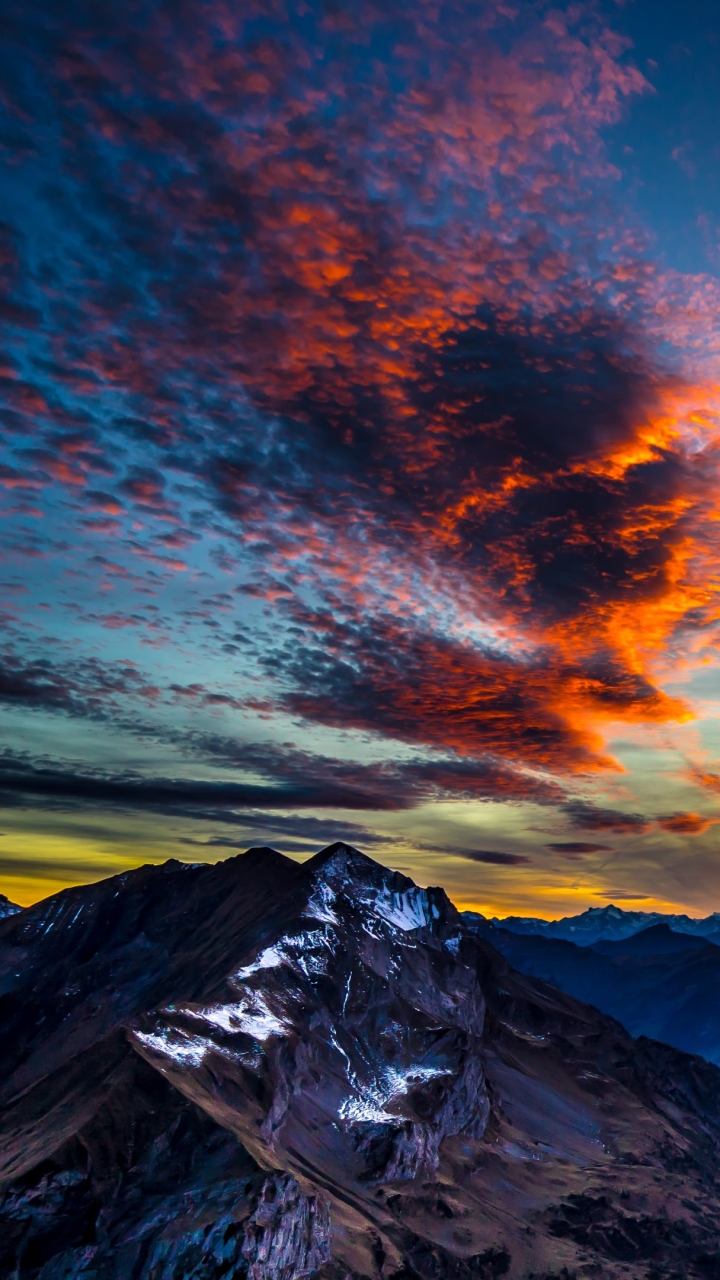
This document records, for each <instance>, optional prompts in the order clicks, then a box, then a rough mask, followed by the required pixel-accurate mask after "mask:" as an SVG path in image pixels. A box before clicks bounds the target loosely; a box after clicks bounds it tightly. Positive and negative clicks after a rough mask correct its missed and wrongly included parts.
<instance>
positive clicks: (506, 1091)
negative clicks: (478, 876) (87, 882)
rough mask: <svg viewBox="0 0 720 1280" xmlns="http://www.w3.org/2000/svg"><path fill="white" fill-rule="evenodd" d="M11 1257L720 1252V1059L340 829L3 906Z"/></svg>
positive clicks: (663, 1272)
mask: <svg viewBox="0 0 720 1280" xmlns="http://www.w3.org/2000/svg"><path fill="white" fill-rule="evenodd" d="M0 992H1V993H2V994H1V995H0V1026H1V1027H2V1033H3V1034H2V1036H1V1037H0V1042H1V1044H2V1054H3V1061H2V1071H1V1072H0V1079H1V1080H2V1085H1V1086H0V1103H1V1104H2V1121H1V1129H0V1134H1V1137H0V1156H1V1158H2V1166H1V1167H2V1192H1V1193H0V1194H1V1195H2V1199H1V1200H0V1218H1V1219H2V1230H1V1231H0V1275H2V1276H8V1277H11V1276H12V1277H20V1278H22V1280H76V1278H77V1280H80V1278H81V1277H82V1280H220V1278H221V1277H241V1278H242V1280H301V1277H306V1276H307V1277H309V1276H317V1277H318V1278H319V1280H357V1278H359V1277H363V1278H368V1280H369V1278H373V1280H375V1278H377V1280H380V1278H383V1280H426V1278H427V1280H431V1278H432V1280H483V1278H485V1277H487V1278H490V1277H495V1276H508V1277H510V1280H520V1278H521V1277H522V1278H524V1280H529V1278H530V1277H531V1276H532V1277H534V1280H541V1278H544V1280H551V1278H553V1280H560V1278H562V1280H568V1278H569V1277H572V1276H576V1277H578V1278H579V1277H581V1276H587V1277H590V1276H608V1277H620V1276H642V1277H655V1278H656V1280H660V1278H661V1277H667V1278H668V1280H669V1278H670V1277H680V1276H682V1277H698V1278H699V1277H702V1276H705V1277H708V1276H719V1277H720V1239H719V1237H718V1229H717V1227H716V1221H717V1210H718V1204H719V1197H720V1181H719V1179H718V1175H719V1174H720V1072H718V1071H717V1070H716V1069H715V1068H714V1067H712V1066H710V1065H708V1064H707V1063H704V1062H702V1061H701V1060H699V1059H695V1058H691V1057H688V1056H686V1055H684V1054H681V1053H677V1052H675V1051H674V1050H672V1049H668V1048H665V1047H664V1046H659V1045H655V1044H652V1043H651V1042H648V1041H642V1040H641V1041H633V1040H632V1039H631V1038H630V1037H629V1036H628V1035H627V1034H626V1033H625V1032H624V1031H623V1030H622V1029H621V1028H620V1027H619V1026H618V1025H617V1024H616V1023H614V1022H612V1021H611V1020H610V1019H608V1018H606V1017H603V1016H602V1015H601V1014H599V1013H597V1012H596V1011H595V1010H593V1009H589V1008H587V1007H585V1006H582V1005H580V1004H578V1003H577V1002H576V1001H574V1000H573V999H571V998H570V997H567V996H563V995H560V993H559V992H557V991H554V990H552V989H551V988H549V987H546V986H545V985H544V984H542V983H537V982H534V981H533V980H531V979H529V978H527V977H523V976H521V975H520V974H518V973H515V972H514V971H513V970H512V969H511V968H510V967H509V966H508V965H507V963H506V962H505V961H504V960H503V959H502V957H501V956H500V955H499V954H498V953H497V951H496V950H494V949H493V948H492V947H491V946H490V945H489V944H488V943H487V942H485V941H484V940H483V939H482V938H478V937H477V936H474V935H473V933H472V932H470V931H469V930H468V929H467V928H466V927H465V925H464V924H463V921H462V919H461V918H460V917H459V916H458V914H457V913H456V912H455V910H454V908H453V907H452V905H451V904H450V903H449V902H448V900H447V898H446V897H445V895H444V893H443V892H442V891H441V890H438V889H428V890H422V889H419V888H418V887H417V886H415V885H414V884H413V883H412V882H411V881H409V880H407V879H406V878H405V877H403V876H400V875H398V874H396V873H392V872H390V871H387V870H386V869H385V868H383V867H380V866H379V865H378V864H377V863H374V862H372V861H371V860H370V859H367V858H365V857H363V855H361V854H359V853H357V852H356V851H354V850H352V849H349V848H348V847H347V846H344V845H337V846H332V847H331V848H330V849H328V850H325V851H324V852H323V853H322V854H319V855H318V856H317V857H316V858H313V859H311V860H310V862H308V863H306V864H305V865H304V866H302V867H299V866H297V865H296V864H295V863H293V862H291V861H290V860H288V859H285V858H282V857H281V856H280V855H279V854H276V853H273V851H272V850H251V851H249V852H248V853H247V854H245V855H244V856H242V857H240V858H235V859H231V860H229V861H228V862H225V863H221V864H219V865H218V866H215V867H210V866H198V867H183V866H182V865H181V864H178V863H168V864H166V866H165V867H162V868H142V869H140V870H139V871H137V872H134V873H131V874H128V875H125V876H122V877H117V878H115V879H112V880H108V881H104V882H102V883H101V884H99V885H93V886H87V887H85V888H81V889H74V890H69V891H66V892H64V893H61V894H58V895H57V896H56V897H53V898H50V899H48V900H47V901H46V902H43V903H39V904H37V906H35V907H32V908H30V909H28V910H26V911H24V912H22V913H20V914H19V915H17V916H14V917H11V918H8V919H7V920H5V921H3V922H2V923H0Z"/></svg>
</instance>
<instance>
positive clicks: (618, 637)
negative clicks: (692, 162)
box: [0, 0, 718, 857]
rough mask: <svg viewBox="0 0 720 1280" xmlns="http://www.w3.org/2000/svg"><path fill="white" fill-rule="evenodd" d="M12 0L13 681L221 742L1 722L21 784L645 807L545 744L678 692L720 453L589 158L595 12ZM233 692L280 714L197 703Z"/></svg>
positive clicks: (157, 795)
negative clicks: (85, 734) (90, 744)
mask: <svg viewBox="0 0 720 1280" xmlns="http://www.w3.org/2000/svg"><path fill="white" fill-rule="evenodd" d="M11 15H12V19H11V21H10V23H9V29H8V39H7V41H6V44H5V50H4V52H3V53H2V54H1V55H0V56H2V59H3V63H2V65H3V86H4V94H5V98H6V103H7V112H8V119H9V121H10V124H9V125H8V129H9V133H8V135H7V137H6V139H5V140H4V141H3V140H0V148H2V147H5V146H7V147H8V149H9V156H10V159H11V161H12V170H10V169H8V170H7V171H6V174H7V175H8V176H9V178H11V179H12V188H13V191H14V192H15V191H16V192H17V193H18V200H17V208H18V209H22V210H23V213H22V215H21V216H19V217H18V218H17V219H16V222H17V225H13V226H11V225H9V224H8V225H7V226H5V225H3V227H2V228H0V311H1V312H2V314H3V316H4V318H5V319H6V321H7V324H8V338H7V351H6V352H5V353H4V355H3V364H2V369H1V370H0V394H1V396H2V405H3V418H2V422H3V428H4V435H3V440H2V446H3V453H2V458H0V487H2V488H3V489H4V490H7V493H9V494H11V495H14V496H13V499H12V500H13V501H17V502H18V507H17V509H16V517H15V520H14V525H13V540H12V542H11V544H10V545H9V550H8V555H9V560H8V563H9V564H11V565H12V569H13V572H15V568H16V566H25V565H26V564H28V563H29V562H30V561H31V560H32V561H37V562H38V564H40V565H41V566H42V576H40V571H38V576H37V577H36V578H35V579H34V580H33V581H34V588H35V590H34V599H38V600H41V601H42V602H43V603H45V596H46V595H47V598H48V599H51V600H52V602H53V607H54V608H55V609H56V613H55V615H54V617H55V619H57V618H58V617H60V618H61V619H63V620H65V621H64V622H63V625H54V626H52V627H50V628H49V630H48V632H47V633H41V630H40V627H39V625H38V622H37V616H36V614H35V613H34V612H31V611H30V609H29V608H28V612H27V613H26V614H23V613H19V614H18V617H20V619H21V621H20V623H19V624H18V632H17V634H19V636H20V642H19V645H18V646H17V647H16V648H15V649H14V650H12V651H11V650H10V649H9V648H8V651H7V653H6V654H5V655H4V657H3V660H2V666H1V667H0V699H2V701H3V702H4V703H5V704H6V705H10V706H16V707H20V708H23V709H24V710H26V709H34V710H35V711H36V712H37V713H38V715H42V714H47V715H50V714H56V713H59V712H61V713H64V714H67V715H72V716H74V717H85V718H89V719H93V720H98V721H102V722H103V724H104V725H105V726H107V730H108V739H110V737H111V734H112V732H113V731H117V730H122V732H123V733H127V732H134V733H135V734H136V735H137V736H140V737H142V738H143V742H144V745H145V746H147V745H148V744H149V743H150V742H151V740H152V739H153V735H155V741H156V742H157V743H161V744H164V745H167V744H168V743H171V744H172V745H173V746H175V747H177V748H178V749H179V750H181V751H184V752H186V753H187V756H188V757H190V758H191V764H190V765H188V769H189V771H192V769H193V768H195V767H196V766H197V772H198V773H201V772H202V773H203V775H204V773H205V772H207V767H208V766H210V768H211V769H212V770H214V771H217V772H219V771H222V770H228V769H237V770H239V771H240V776H239V777H234V778H233V780H232V781H229V780H227V778H220V779H215V778H214V779H212V780H208V781H202V780H200V779H199V778H196V777H191V778H190V779H189V780H185V779H183V778H181V777H177V778H175V777H162V776H159V775H160V772H161V770H160V768H159V767H158V769H155V770H154V769H153V768H150V767H149V768H148V773H147V775H146V776H141V775H139V774H138V775H135V774H129V773H126V772H124V771H123V769H122V768H121V767H119V766H118V768H117V769H115V770H113V769H112V768H109V769H108V771H107V773H102V772H101V771H92V770H82V769H78V768H76V767H74V766H72V765H70V764H68V765H61V764H58V763H57V762H52V761H47V762H44V763H43V762H42V761H40V760H35V761H26V762H25V763H24V764H23V763H22V762H21V761H20V760H19V759H17V758H16V759H11V758H10V757H9V756H6V757H5V758H4V760H3V762H2V765H1V767H0V784H1V785H2V786H3V787H4V794H5V796H6V797H7V798H8V802H10V800H11V799H13V798H14V799H17V798H18V797H20V798H22V797H25V798H27V797H34V798H35V800H36V802H38V803H44V804H60V803H64V804H73V805H77V806H81V805H83V804H92V805H98V804H108V805H117V806H126V807H129V808H136V809H147V810H150V809H153V810H155V811H162V812H166V813H173V814H174V813H178V814H182V813H192V814H193V815H194V816H195V817H197V818H199V817H200V816H204V818H205V819H206V820H214V818H212V816H211V815H217V814H225V815H226V816H225V817H224V818H222V819H220V820H223V821H228V822H232V823H234V824H236V825H237V824H240V823H242V821H243V820H244V818H243V815H244V817H245V818H247V814H248V809H247V806H257V807H262V806H267V807H269V808H272V807H283V808H294V807H298V808H301V807H303V808H309V807H312V806H317V807H321V806H328V807H332V808H347V809H349V810H358V811H365V812H369V811H371V810H373V809H376V810H377V811H379V812H382V811H392V810H400V809H409V808H411V807H413V806H416V805H418V804H421V803H426V802H432V801H442V800H447V799H453V800H485V799H495V800H501V801H507V802H511V803H516V802H522V801H528V802H532V803H541V804H545V805H548V804H553V805H564V806H565V807H564V813H565V814H566V816H567V817H568V819H569V820H570V822H571V824H572V825H573V826H575V827H578V828H580V829H587V830H589V831H593V830H597V831H603V830H611V831H616V832H618V833H622V832H625V833H628V834H632V833H636V832H641V831H643V830H645V829H646V828H647V820H646V819H645V818H643V817H642V816H641V815H639V814H622V813H620V812H619V811H616V810H611V809H603V808H602V807H595V806H592V805H589V804H585V803H584V802H580V801H570V802H567V788H568V786H569V785H570V784H569V781H568V779H569V778H571V777H574V778H575V784H576V785H577V775H578V774H580V775H584V774H586V773H594V774H598V773H602V772H603V771H607V770H614V769H616V768H617V765H616V762H615V761H614V760H613V759H612V758H611V756H610V755H609V753H608V750H607V748H606V746H605V740H604V735H603V730H604V726H605V725H607V724H608V723H609V722H617V721H625V722H633V723H652V724H658V723H666V722H669V721H672V720H677V719H683V718H686V717H687V716H688V715H689V714H690V712H689V709H688V708H687V707H686V706H685V705H684V704H683V703H681V702H680V701H678V700H677V699H673V698H671V697H669V696H667V695H666V694H665V693H664V692H663V690H662V689H661V688H660V687H659V684H658V682H657V679H656V677H655V675H654V672H655V670H656V666H657V664H656V662H655V659H656V657H657V655H658V653H660V652H662V651H664V650H665V649H667V648H668V646H670V645H672V646H676V647H677V651H678V652H679V651H680V650H681V644H682V633H683V629H685V630H687V629H688V628H693V629H695V630H698V631H700V630H701V629H702V628H703V627H704V626H706V625H708V624H709V622H710V621H711V620H712V619H713V618H714V617H715V616H716V612H717V601H716V600H715V597H714V594H713V590H714V589H711V587H710V586H709V585H708V584H710V583H712V582H713V581H714V580H715V575H714V571H713V572H710V571H708V570H709V568H712V564H713V562H714V557H715V552H714V551H713V546H714V539H715V530H716V528H717V524H716V522H715V521H714V501H715V499H714V496H713V495H714V494H715V493H716V491H717V479H718V475H717V464H718V453H717V449H716V448H715V447H714V446H713V443H712V441H713V431H714V427H713V425H712V422H711V417H710V414H709V411H708V413H707V416H706V418H702V423H704V424H706V425H701V426H698V425H697V424H698V423H700V418H699V417H698V415H697V413H695V412H694V411H695V410H696V409H697V403H696V401H697V400H698V399H699V400H702V398H703V394H704V392H703V389H702V388H697V387H695V385H694V384H693V383H692V382H691V381H690V380H689V375H688V373H687V370H686V369H685V368H684V366H683V363H682V360H681V358H680V355H681V353H679V352H678V351H677V350H676V349H673V346H672V340H671V338H672V335H673V334H674V333H675V332H676V330H675V327H674V325H673V318H674V317H675V316H676V315H677V314H678V312H679V309H682V308H681V304H682V306H684V307H685V310H684V311H683V315H684V316H685V317H686V320H687V325H689V326H690V339H692V338H693V333H692V330H691V318H692V315H693V314H695V313H696V310H697V308H696V306H695V303H696V302H697V299H696V300H694V301H693V306H690V303H689V302H688V300H687V298H685V299H684V300H683V298H682V297H681V294H682V290H681V288H680V286H679V285H678V287H677V288H675V289H674V290H673V289H670V287H669V286H666V285H663V286H662V287H661V284H660V282H659V280H658V273H657V271H656V269H655V268H653V266H652V263H651V262H650V260H649V258H648V254H647V252H646V246H644V245H643V244H642V243H640V237H639V233H638V232H637V231H636V229H632V228H628V227H627V226H626V225H624V223H623V219H622V218H621V217H620V216H619V215H618V214H617V212H616V211H613V208H612V202H611V199H610V197H609V196H608V191H609V185H610V184H609V178H610V177H611V176H612V173H611V170H610V168H609V165H608V160H607V154H606V149H605V141H604V139H605V135H606V132H607V129H608V127H609V126H610V125H612V124H613V123H614V122H616V121H617V120H618V119H619V118H620V116H621V114H622V112H623V110H624V108H625V104H626V103H627V102H628V101H629V100H630V99H632V97H633V96H634V95H637V94H640V93H642V92H644V91H645V90H646V88H647V86H646V84H645V82H644V79H643V77H642V75H641V74H640V72H639V71H638V70H637V68H635V67H634V66H633V64H632V59H631V57H630V56H629V55H628V53H627V51H626V50H625V49H624V47H623V45H622V42H621V41H619V40H618V38H617V36H616V35H615V34H614V33H613V32H612V31H611V30H609V29H608V27H607V26H606V25H605V23H604V22H603V21H602V20H601V19H600V18H599V17H598V16H597V15H594V13H593V12H591V11H590V10H588V9H586V8H583V7H581V8H573V9H570V10H568V11H567V12H566V13H565V14H563V13H561V12H560V11H557V12H556V11H553V12H552V13H550V12H549V11H547V12H546V11H545V10H543V11H542V12H541V10H540V9H538V7H537V6H536V5H535V4H531V3H524V2H523V0H520V3H518V4H516V5H514V6H513V7H512V12H511V10H510V9H508V8H507V7H503V6H498V5H495V4H493V3H484V2H483V0H481V2H480V3H476V0H457V3H453V4H451V5H450V6H446V7H445V8H444V9H442V10H439V9H438V8H437V6H434V5H432V4H430V3H426V0H413V3H412V4H411V3H410V2H409V0H396V2H394V3H392V4H391V5H390V6H387V5H377V4H375V3H373V0H362V3H359V4H350V3H346V2H345V0H340V2H339V3H338V4H336V5H335V6H334V7H332V12H331V11H330V10H329V9H327V7H326V6H322V5H321V6H313V5H311V6H309V7H308V6H307V5H305V4H300V3H295V0H277V2H275V0H273V3H272V4H271V5H269V6H268V5H267V4H265V3H260V2H259V0H248V3H245V4H243V5H242V6H240V7H239V8H238V6H234V7H233V6H232V5H228V4H227V3H225V0H210V3H209V4H208V5H205V6H198V5H197V4H194V3H192V0H191V2H190V3H188V4H185V5H182V6H177V5H175V6H173V5H170V4H168V3H166V0H161V2H160V3H159V4H149V3H148V2H147V0H138V3H137V4H133V5H131V6H129V7H126V8H125V9H124V10H123V14H122V20H121V21H120V23H119V24H118V22H117V19H116V17H110V16H109V11H108V12H106V11H105V10H104V8H103V6H98V5H92V4H90V3H88V0H69V4H66V5H64V6H59V5H58V4H56V3H55V2H54V0H24V3H23V4H22V5H20V4H19V3H16V0H11ZM14 207H16V206H15V203H14V202H13V201H10V202H9V208H11V209H12V208H14ZM8 217H10V214H8ZM34 226H42V227H43V228H44V231H43V237H42V241H43V246H46V247H44V248H43V250H42V252H40V251H39V250H38V248H37V244H36V240H37V237H31V236H30V235H29V233H28V227H34ZM713 297H714V295H712V296H711V295H710V294H708V295H707V296H706V297H705V302H704V305H705V308H706V310H705V312H703V314H709V313H710V311H711V310H712V306H713V305H714V304H713ZM658 299H661V302H662V306H661V307H660V304H659V302H658ZM698 305H699V303H698ZM693 308H695V310H694V309H693ZM697 314H699V312H697ZM687 325H686V327H687ZM690 339H688V340H690ZM691 411H693V415H694V416H693V418H692V421H693V424H694V425H693V427H692V431H690V429H689V428H688V430H686V429H685V424H686V423H687V422H689V421H690V416H689V415H690V414H691ZM22 504H24V506H23V505H22ZM31 504H35V505H34V506H31ZM31 510H32V511H33V512H34V515H33V516H32V521H35V523H34V524H32V523H31V519H30V516H29V514H28V513H29V512H30V511H31ZM17 572H18V575H19V576H23V577H24V576H25V570H24V568H23V569H21V568H18V569H17ZM177 575H180V576H181V577H182V579H183V586H182V588H178V587H177V586H176V584H175V582H174V579H175V578H176V576H177ZM219 586H222V587H223V588H224V587H225V586H227V588H228V590H227V592H224V591H220V590H218V589H217V588H218V587H219ZM223 595H226V596H227V599H221V597H222V596H223ZM68 614H70V619H71V622H70V625H69V626H68V624H67V621H66V619H67V616H68ZM28 637H31V638H32V644H30V642H29V639H28ZM63 637H64V640H63ZM98 637H99V638H98ZM63 643H64V644H65V645H66V646H68V647H65V648H62V647H61V646H62V644H63ZM70 643H72V644H73V645H75V650H73V652H72V653H70V650H69V645H70ZM160 648H162V650H163V653H162V657H163V661H156V660H155V659H156V657H157V654H158V650H159V649H160ZM130 653H131V654H132V661H131V660H129V659H127V660H123V659H126V655H127V654H130ZM63 655H64V656H63ZM68 655H69V656H68ZM198 673H202V674H201V678H200V676H199V675H198ZM206 673H210V674H206ZM248 689H250V690H251V691H252V692H251V694H250V695H248ZM139 702H140V703H142V704H143V705H144V706H145V707H150V706H151V707H152V708H153V714H154V715H155V716H156V724H154V725H153V726H148V725H147V724H145V723H141V721H140V719H139V717H138V715H137V705H138V703H139ZM210 715H213V716H216V717H217V720H216V721H212V722H211V721H210V719H209V717H210ZM251 715H255V716H258V717H260V716H262V717H263V718H264V723H265V724H266V726H267V732H268V735H272V734H273V733H275V734H276V735H278V736H280V735H283V734H285V733H286V728H285V726H286V725H287V719H288V717H290V718H291V719H292V721H293V723H294V726H296V727H297V731H298V737H299V740H300V745H299V746H294V747H292V748H289V747H287V746H286V745H284V744H283V743H280V742H275V743H272V742H271V743H268V744H264V745H263V744H258V743H257V742H255V741H252V740H250V739H252V738H254V737H256V736H258V735H257V734H255V733H254V732H250V734H249V738H248V740H247V741H243V740H242V739H241V735H240V732H239V731H238V733H237V734H236V736H235V737H233V734H232V732H231V731H228V732H227V733H226V732H224V731H223V732H218V733H217V734H210V733H208V732H207V725H208V723H218V724H222V723H223V722H222V720H221V717H222V716H227V717H228V718H230V717H233V716H236V717H237V718H238V719H236V720H231V724H233V725H236V724H237V723H239V718H240V717H249V716H251ZM181 716H182V717H183V723H184V724H185V723H192V724H193V725H197V726H199V728H198V729H197V731H196V732H186V731H185V729H183V730H180V729H178V722H179V719H180V717H181ZM278 725H280V727H279V728H278V727H277V726H278ZM327 729H330V730H332V731H333V738H332V740H333V741H335V740H336V738H335V736H334V735H335V734H336V732H337V731H339V732H340V733H341V734H343V733H347V734H349V735H354V736H351V737H349V738H348V739H346V740H345V742H346V747H347V751H348V753H350V752H351V750H355V749H357V754H358V755H359V756H361V757H362V760H343V759H339V758H337V757H336V756H335V755H332V753H331V749H330V748H328V749H327V751H323V749H322V746H319V745H318V743H322V733H323V731H324V730H327ZM293 733H295V727H294V728H293ZM358 734H361V735H363V743H362V749H361V747H360V746H359V745H358V737H357V735H358ZM368 736H370V737H371V739H372V746H373V750H376V749H377V748H381V751H380V752H379V753H380V754H382V755H383V756H384V757H385V758H384V760H383V762H382V763H366V762H364V761H365V754H366V753H365V747H366V745H367V741H366V740H367V738H368ZM303 743H308V744H311V745H309V746H308V747H307V749H306V750H305V749H304V748H303ZM348 744H349V745H348ZM398 744H401V746H399V745H398ZM333 750H334V748H333ZM337 750H338V751H340V748H337ZM376 754H378V752H377V751H376ZM117 756H118V759H120V760H122V759H124V758H125V755H124V748H121V747H120V746H118V749H117ZM409 756H410V758H408V757H409ZM200 766H202V768H201V767H200ZM156 775H157V776H156ZM243 779H245V780H243ZM258 779H259V780H258ZM240 811H242V812H240ZM671 820H672V821H676V819H674V818H672V817H671V818H669V819H667V821H671ZM287 821H288V822H290V821H292V819H290V818H288V819H287ZM303 821H304V820H303ZM250 825H251V824H250ZM667 829H668V830H671V829H677V828H667ZM685 829H686V830H689V828H687V827H686V828H685ZM287 830H288V838H291V837H290V835H289V828H288V829H287ZM312 836H313V833H312V832H310V831H309V829H308V830H307V838H308V839H311V838H312ZM297 838H298V839H301V838H303V836H302V834H298V835H297ZM368 838H369V837H368ZM554 851H556V852H558V853H561V854H564V856H568V857H572V856H581V853H583V852H589V851H590V849H589V847H588V848H586V849H583V850H580V848H579V843H578V844H577V848H575V849H573V848H572V847H571V844H570V843H569V842H568V843H566V844H565V845H564V846H563V847H562V848H560V847H559V846H554ZM598 851H600V847H598ZM488 856H489V855H488ZM497 856H498V857H500V856H501V855H499V854H498V855H497ZM503 856H504V855H503ZM507 856H508V857H509V856H511V855H507Z"/></svg>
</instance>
